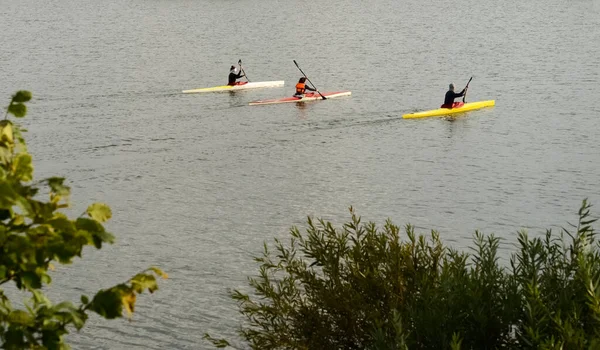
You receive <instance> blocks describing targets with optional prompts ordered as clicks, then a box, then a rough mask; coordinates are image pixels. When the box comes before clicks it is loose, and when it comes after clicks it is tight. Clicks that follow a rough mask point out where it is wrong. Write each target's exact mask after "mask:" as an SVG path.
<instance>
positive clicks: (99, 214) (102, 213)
mask: <svg viewBox="0 0 600 350" xmlns="http://www.w3.org/2000/svg"><path fill="white" fill-rule="evenodd" d="M87 213H88V215H89V216H90V217H91V218H92V219H94V220H97V221H98V222H105V221H107V220H108V219H110V218H111V217H112V212H111V210H110V207H109V206H108V205H106V204H104V203H94V204H92V205H90V206H89V207H88V208H87Z"/></svg>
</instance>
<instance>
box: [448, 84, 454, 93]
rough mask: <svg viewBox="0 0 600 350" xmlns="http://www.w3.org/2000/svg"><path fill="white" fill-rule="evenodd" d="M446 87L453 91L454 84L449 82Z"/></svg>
mask: <svg viewBox="0 0 600 350" xmlns="http://www.w3.org/2000/svg"><path fill="white" fill-rule="evenodd" d="M448 89H450V91H454V84H452V83H450V85H449V86H448Z"/></svg>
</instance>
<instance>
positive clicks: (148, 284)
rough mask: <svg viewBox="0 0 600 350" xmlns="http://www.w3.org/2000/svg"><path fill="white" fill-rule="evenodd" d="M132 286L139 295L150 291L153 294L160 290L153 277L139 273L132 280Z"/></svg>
mask: <svg viewBox="0 0 600 350" xmlns="http://www.w3.org/2000/svg"><path fill="white" fill-rule="evenodd" d="M131 286H132V287H133V289H134V290H135V291H136V292H137V293H142V292H143V291H144V290H146V289H147V290H148V291H149V292H150V293H153V292H154V291H155V290H157V289H158V285H157V284H156V278H155V277H154V276H153V275H150V274H147V273H138V274H137V275H135V276H134V277H133V278H132V279H131Z"/></svg>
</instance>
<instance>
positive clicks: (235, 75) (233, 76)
mask: <svg viewBox="0 0 600 350" xmlns="http://www.w3.org/2000/svg"><path fill="white" fill-rule="evenodd" d="M243 76H244V75H243V74H242V72H241V69H240V70H238V69H237V68H236V67H235V66H231V68H229V80H228V83H227V85H235V83H236V80H238V79H239V78H241V77H243Z"/></svg>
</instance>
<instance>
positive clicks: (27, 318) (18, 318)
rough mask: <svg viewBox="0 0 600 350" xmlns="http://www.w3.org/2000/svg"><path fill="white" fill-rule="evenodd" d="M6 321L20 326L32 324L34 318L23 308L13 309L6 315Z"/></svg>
mask: <svg viewBox="0 0 600 350" xmlns="http://www.w3.org/2000/svg"><path fill="white" fill-rule="evenodd" d="M8 321H9V322H10V323H15V324H18V325H21V326H33V324H34V320H33V317H31V315H30V314H29V313H27V312H25V311H23V310H14V311H13V312H11V313H10V314H9V315H8Z"/></svg>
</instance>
